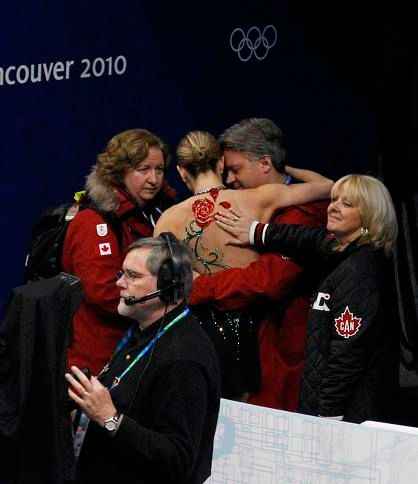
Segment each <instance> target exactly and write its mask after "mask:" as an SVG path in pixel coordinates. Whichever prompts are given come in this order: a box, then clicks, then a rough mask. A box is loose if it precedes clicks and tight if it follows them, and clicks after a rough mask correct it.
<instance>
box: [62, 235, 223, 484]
mask: <svg viewBox="0 0 418 484" xmlns="http://www.w3.org/2000/svg"><path fill="white" fill-rule="evenodd" d="M116 284H117V286H118V287H119V288H120V296H121V298H120V303H119V307H118V311H119V313H120V314H122V315H124V316H128V317H130V318H132V319H134V320H136V321H137V324H135V325H133V327H131V329H130V330H129V331H128V333H127V334H126V335H125V336H124V337H123V338H122V340H121V341H120V343H119V344H118V346H117V348H116V349H115V352H114V354H113V356H112V358H111V360H110V362H109V363H108V364H107V365H106V366H105V368H104V369H103V370H102V372H101V374H100V375H99V377H98V378H95V377H91V378H90V379H89V378H87V377H86V376H85V375H84V374H83V372H81V371H80V370H79V369H78V368H77V367H72V368H71V370H72V372H73V374H72V375H71V374H69V373H67V374H66V379H67V381H68V382H69V383H70V387H69V389H68V393H69V396H70V398H72V399H73V400H74V402H75V403H76V404H77V405H78V406H79V407H80V409H81V410H82V412H83V415H82V419H81V420H82V421H84V422H86V421H87V423H88V425H87V430H85V431H84V428H86V425H85V424H83V425H80V426H79V428H78V431H77V433H76V441H79V440H80V439H81V440H82V445H81V452H80V456H79V461H78V482H86V483H91V482H107V483H122V482H131V483H134V482H135V483H156V482H164V483H176V484H178V483H187V484H189V483H202V482H204V481H205V480H206V479H207V478H208V476H209V475H210V469H211V461H212V451H213V439H214V434H215V429H216V423H217V417H218V411H219V401H220V397H219V395H220V378H219V369H218V364H217V357H216V354H215V351H214V349H213V347H212V343H211V342H210V340H209V339H208V338H207V336H206V334H205V333H204V331H203V330H202V329H201V328H200V326H199V324H198V322H197V321H196V320H195V319H194V318H193V316H192V315H191V314H190V312H189V309H188V307H187V305H186V303H185V298H186V297H187V296H188V294H189V292H190V289H191V284H192V269H191V260H190V255H189V251H188V249H187V247H186V246H185V245H184V244H183V243H182V242H179V241H177V240H176V238H175V237H174V236H173V235H172V234H171V233H168V232H166V233H163V234H161V235H160V237H158V238H143V239H139V240H137V241H136V242H134V243H133V244H132V245H131V246H130V247H129V249H128V252H127V255H126V258H125V261H124V263H123V268H122V271H121V272H120V273H119V278H118V280H117V283H116Z"/></svg>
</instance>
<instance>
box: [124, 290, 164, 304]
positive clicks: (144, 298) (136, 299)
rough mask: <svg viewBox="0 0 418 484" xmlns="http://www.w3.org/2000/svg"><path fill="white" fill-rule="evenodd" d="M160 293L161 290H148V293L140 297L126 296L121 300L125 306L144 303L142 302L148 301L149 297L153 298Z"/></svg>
mask: <svg viewBox="0 0 418 484" xmlns="http://www.w3.org/2000/svg"><path fill="white" fill-rule="evenodd" d="M160 294H161V290H158V291H154V292H150V293H149V294H147V295H145V296H142V297H135V296H127V297H124V298H123V300H124V301H125V304H126V305H127V306H133V305H134V304H144V302H146V301H149V300H150V299H154V298H155V297H158V296H159V295H160Z"/></svg>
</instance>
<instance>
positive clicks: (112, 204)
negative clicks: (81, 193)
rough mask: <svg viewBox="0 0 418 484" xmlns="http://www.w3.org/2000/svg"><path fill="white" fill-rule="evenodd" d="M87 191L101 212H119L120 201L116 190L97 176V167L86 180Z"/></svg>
mask: <svg viewBox="0 0 418 484" xmlns="http://www.w3.org/2000/svg"><path fill="white" fill-rule="evenodd" d="M86 191H87V194H88V195H89V197H90V198H91V199H92V200H93V202H94V203H95V204H96V205H97V207H98V208H99V210H101V211H103V212H116V211H117V210H118V208H119V206H120V201H119V197H118V195H117V192H116V190H115V188H114V187H113V186H112V185H110V184H109V183H107V182H105V181H103V180H102V179H101V178H100V177H99V176H98V175H97V172H96V168H95V167H93V169H92V171H91V173H90V175H88V177H87V179H86Z"/></svg>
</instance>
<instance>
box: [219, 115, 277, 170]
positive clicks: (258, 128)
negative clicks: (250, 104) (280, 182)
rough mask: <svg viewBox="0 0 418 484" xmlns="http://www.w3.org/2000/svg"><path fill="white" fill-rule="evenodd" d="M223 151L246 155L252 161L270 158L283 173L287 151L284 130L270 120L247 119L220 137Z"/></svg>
mask: <svg viewBox="0 0 418 484" xmlns="http://www.w3.org/2000/svg"><path fill="white" fill-rule="evenodd" d="M219 142H220V145H221V149H222V151H225V150H232V151H240V152H242V153H245V154H246V155H247V156H248V158H249V159H250V160H251V161H255V160H258V159H260V158H262V157H263V156H265V155H268V156H270V158H271V161H272V163H273V166H274V168H275V169H276V170H277V171H278V172H280V173H283V169H284V159H285V154H286V151H285V149H284V147H283V133H282V130H281V129H280V128H279V127H278V126H277V125H276V124H275V123H274V122H273V121H272V120H271V119H268V118H247V119H243V120H242V121H240V122H239V123H237V124H234V125H232V126H231V127H230V128H228V129H227V130H225V131H224V132H223V133H222V134H221V136H220V137H219Z"/></svg>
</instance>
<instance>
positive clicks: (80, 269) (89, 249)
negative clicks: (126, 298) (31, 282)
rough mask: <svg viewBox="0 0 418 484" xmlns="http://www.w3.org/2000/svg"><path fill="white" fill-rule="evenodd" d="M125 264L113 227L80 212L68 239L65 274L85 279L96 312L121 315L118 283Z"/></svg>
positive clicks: (90, 212) (85, 291)
mask: <svg viewBox="0 0 418 484" xmlns="http://www.w3.org/2000/svg"><path fill="white" fill-rule="evenodd" d="M105 225H106V227H104V226H105ZM100 226H101V227H102V230H100ZM100 234H101V235H100ZM121 264H122V254H121V253H120V248H119V243H118V239H117V237H116V235H115V234H114V233H113V232H112V230H111V229H110V226H109V224H106V222H105V221H104V219H103V217H102V216H101V215H100V214H99V213H97V212H96V211H94V210H90V209H85V210H83V211H81V212H79V213H78V214H77V216H76V217H75V219H74V220H73V221H72V222H71V223H70V225H69V227H68V230H67V233H66V236H65V241H64V249H63V257H62V265H63V269H64V271H66V272H69V273H70V274H74V275H75V276H77V277H79V278H80V279H81V284H82V289H83V295H84V299H85V301H86V302H87V303H88V304H90V305H91V306H94V309H95V311H97V312H99V313H102V314H103V313H104V314H109V315H116V314H117V306H118V302H119V289H118V288H117V287H116V285H115V282H116V272H117V271H118V270H120V268H121Z"/></svg>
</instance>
